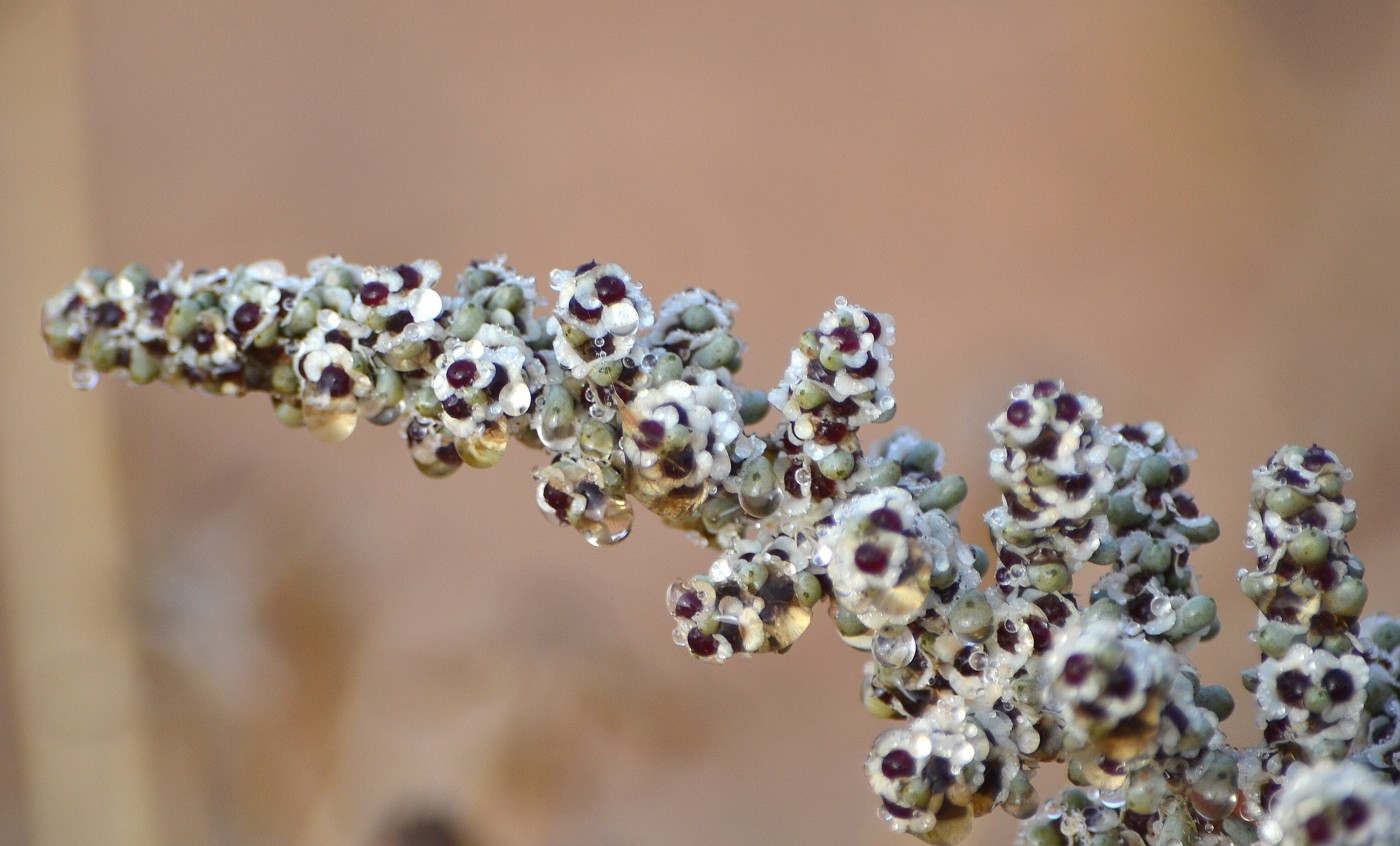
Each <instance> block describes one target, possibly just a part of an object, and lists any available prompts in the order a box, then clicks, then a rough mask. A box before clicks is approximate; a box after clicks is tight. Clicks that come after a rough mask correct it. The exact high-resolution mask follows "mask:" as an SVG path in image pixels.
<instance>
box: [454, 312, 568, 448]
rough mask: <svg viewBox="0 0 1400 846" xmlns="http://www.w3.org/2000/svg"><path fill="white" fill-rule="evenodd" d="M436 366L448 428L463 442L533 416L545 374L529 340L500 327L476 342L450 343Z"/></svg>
mask: <svg viewBox="0 0 1400 846" xmlns="http://www.w3.org/2000/svg"><path fill="white" fill-rule="evenodd" d="M433 367H434V372H433V376H432V378H431V380H430V384H431V385H432V388H433V393H434V395H436V396H437V398H438V401H439V402H440V403H442V414H443V417H442V422H443V425H445V426H446V427H447V428H448V429H449V430H450V431H451V432H452V433H453V434H454V435H456V436H457V437H460V438H468V437H472V436H473V435H475V434H477V433H478V432H480V431H481V429H482V427H483V425H485V424H488V423H494V422H496V421H498V420H500V419H502V418H503V417H519V416H521V415H523V414H525V413H527V412H528V411H529V410H530V403H531V400H532V398H533V395H534V394H535V392H537V391H538V390H539V389H540V385H541V384H542V383H543V380H544V372H545V367H544V365H543V364H542V363H541V362H540V361H538V360H537V359H536V358H535V355H534V353H533V352H532V351H531V350H530V348H529V347H527V346H526V345H525V342H524V341H522V340H520V338H519V337H518V336H516V335H515V334H513V333H510V332H507V331H506V330H503V329H501V328H500V327H498V326H496V325H494V324H487V325H484V326H482V327H481V328H480V329H479V330H477V332H476V335H475V337H473V338H472V339H471V340H470V341H465V342H464V341H459V340H457V339H456V338H448V339H447V340H446V342H445V343H444V344H443V347H442V354H441V355H439V356H438V357H437V359H436V360H435V361H434V362H433Z"/></svg>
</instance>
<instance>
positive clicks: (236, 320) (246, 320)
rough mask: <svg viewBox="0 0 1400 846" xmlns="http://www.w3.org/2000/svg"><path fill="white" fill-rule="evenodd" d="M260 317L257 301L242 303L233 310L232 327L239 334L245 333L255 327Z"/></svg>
mask: <svg viewBox="0 0 1400 846" xmlns="http://www.w3.org/2000/svg"><path fill="white" fill-rule="evenodd" d="M261 319H262V309H260V308H258V304H257V303H244V304H243V305H241V306H239V307H238V308H236V309H234V312H233V328H234V330H235V331H237V332H238V334H240V335H246V334H248V333H249V332H251V331H253V330H254V329H256V328H257V325H258V321H259V320H261Z"/></svg>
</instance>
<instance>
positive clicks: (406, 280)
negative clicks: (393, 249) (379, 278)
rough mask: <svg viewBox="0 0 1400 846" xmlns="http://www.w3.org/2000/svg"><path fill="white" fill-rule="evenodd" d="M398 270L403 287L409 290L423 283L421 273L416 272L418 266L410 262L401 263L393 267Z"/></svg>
mask: <svg viewBox="0 0 1400 846" xmlns="http://www.w3.org/2000/svg"><path fill="white" fill-rule="evenodd" d="M394 270H396V271H398V274H399V278H400V279H402V280H403V289H404V290H405V291H411V290H413V289H414V288H417V287H418V286H419V285H422V284H423V274H421V273H419V272H418V268H416V267H414V266H413V265H411V264H401V265H399V266H398V267H396V268H394Z"/></svg>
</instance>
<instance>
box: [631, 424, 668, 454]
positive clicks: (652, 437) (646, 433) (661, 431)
mask: <svg viewBox="0 0 1400 846" xmlns="http://www.w3.org/2000/svg"><path fill="white" fill-rule="evenodd" d="M665 438H666V427H665V426H664V425H662V423H661V421H660V420H643V421H642V422H641V423H640V424H638V426H637V437H636V441H637V446H639V447H641V448H642V449H645V450H654V449H656V448H657V447H659V446H661V441H662V440H664V439H665Z"/></svg>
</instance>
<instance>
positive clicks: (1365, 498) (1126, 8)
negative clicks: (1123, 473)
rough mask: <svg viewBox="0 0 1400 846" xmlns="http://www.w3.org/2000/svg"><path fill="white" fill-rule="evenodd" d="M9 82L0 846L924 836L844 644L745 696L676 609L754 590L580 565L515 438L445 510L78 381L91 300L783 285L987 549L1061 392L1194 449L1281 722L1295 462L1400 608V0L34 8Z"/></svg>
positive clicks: (1240, 736)
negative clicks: (896, 820) (251, 276)
mask: <svg viewBox="0 0 1400 846" xmlns="http://www.w3.org/2000/svg"><path fill="white" fill-rule="evenodd" d="M0 86H3V88H2V89H0V91H2V92H3V100H0V290H3V296H4V300H3V302H4V309H3V311H0V315H3V317H4V319H5V320H6V321H8V322H9V326H8V328H7V331H5V332H4V333H3V337H0V344H3V350H0V352H2V353H3V356H4V366H3V368H0V383H3V388H0V397H3V401H2V402H0V479H3V483H2V484H0V508H3V511H0V532H3V544H0V556H3V557H2V558H0V567H3V574H4V580H3V581H0V588H2V589H3V593H0V614H3V620H4V623H5V626H4V628H3V630H0V631H3V633H4V634H3V637H0V670H3V675H2V676H0V678H3V682H2V683H0V843H6V844H8V843H16V844H18V843H35V844H65V845H66V844H73V843H79V842H81V843H86V844H114V846H128V844H131V846H134V845H135V844H142V845H143V846H144V844H148V843H149V844H197V845H198V846H202V845H203V844H268V846H281V845H282V844H288V846H293V845H295V846H332V844H348V846H380V844H396V846H448V844H460V846H487V844H505V846H536V844H557V845H558V846H584V844H609V846H627V844H652V843H668V844H677V845H678V846H683V845H684V844H702V843H711V842H714V841H715V840H717V839H722V840H724V841H726V842H733V843H833V844H835V843H841V844H894V843H899V842H903V841H902V840H900V839H899V838H897V837H895V836H894V835H891V834H889V833H888V832H886V831H885V830H883V828H882V827H881V826H880V824H879V823H878V821H877V820H876V819H875V812H874V804H875V802H874V800H873V799H872V797H871V796H870V794H869V791H868V789H867V787H866V785H865V783H864V777H863V773H862V763H863V761H864V758H865V755H866V752H867V749H868V745H869V742H870V740H871V739H872V738H873V737H874V736H875V735H876V734H877V733H878V732H879V731H881V730H883V729H884V728H885V726H884V725H883V724H881V723H879V722H877V721H875V720H874V719H872V718H870V717H868V716H866V715H865V714H864V713H863V711H862V709H861V707H860V704H859V701H858V699H857V695H856V691H857V685H858V680H859V675H860V667H861V664H862V656H861V655H859V654H858V653H855V652H852V651H850V650H848V649H846V648H845V647H843V646H841V645H840V644H839V643H838V642H837V639H836V638H835V637H834V636H833V633H832V631H831V627H830V625H829V623H827V621H825V620H824V619H820V620H818V621H817V622H816V623H815V624H814V626H813V628H812V630H811V631H810V632H809V633H808V634H807V636H806V637H805V638H804V639H803V641H802V642H800V643H799V644H798V646H797V647H796V648H795V649H794V650H793V652H792V653H791V654H789V655H787V656H784V657H781V658H774V657H765V658H762V659H758V660H752V661H736V662H732V663H731V665H728V666H725V667H723V668H719V669H716V668H714V667H710V666H705V665H701V664H699V663H698V662H695V661H692V660H691V659H690V658H688V657H687V656H686V655H685V654H684V652H683V651H681V650H678V649H676V648H674V647H673V646H671V644H670V633H669V631H670V626H669V619H668V618H667V616H666V613H665V610H664V608H663V605H662V601H661V599H662V594H663V592H664V589H665V587H666V585H667V584H668V583H669V582H670V581H671V580H672V579H674V578H676V577H679V576H685V575H689V574H692V573H694V572H698V571H700V570H702V569H704V568H705V567H706V566H708V562H709V556H708V555H707V554H706V553H705V552H704V551H703V550H701V549H699V548H696V547H694V546H692V545H691V544H690V543H689V542H688V541H687V540H686V539H685V538H683V537H679V536H676V535H674V534H673V533H669V532H666V531H663V530H661V528H660V527H659V526H658V524H657V523H656V522H655V521H654V520H652V519H649V518H644V519H642V520H641V521H639V525H638V527H637V530H636V531H635V533H634V535H633V537H632V538H631V539H629V540H628V541H627V542H626V543H624V544H623V545H622V546H621V547H619V548H616V549H612V550H608V551H606V552H598V551H596V550H593V549H590V548H589V547H587V546H585V545H584V544H583V543H582V541H581V540H580V539H579V538H578V537H576V536H574V535H573V534H572V533H569V532H567V531H564V530H553V529H550V528H549V527H548V525H547V524H546V522H545V521H544V520H543V519H541V518H540V517H539V516H538V515H537V514H536V513H535V507H534V505H533V502H532V492H531V483H530V481H529V479H528V474H529V468H530V467H531V466H532V462H534V461H535V460H536V456H535V455H532V454H529V453H528V452H527V451H525V450H523V449H521V448H519V447H515V448H513V449H512V452H511V453H510V454H509V456H508V457H507V459H506V461H505V462H504V464H503V465H502V466H500V467H498V468H496V469H494V470H491V471H485V472H470V471H464V472H462V473H460V474H458V475H457V476H454V477H452V478H450V479H448V480H446V481H440V482H434V481H430V480H428V479H425V478H422V477H421V476H420V475H419V474H418V473H417V472H416V471H415V470H414V468H413V465H412V464H411V462H410V461H409V460H408V456H407V455H406V454H405V453H406V450H405V449H404V448H403V446H402V444H400V443H397V442H396V437H395V435H394V433H393V432H392V431H385V430H374V429H372V428H371V427H365V431H362V432H359V433H357V434H356V436H355V437H354V438H352V439H351V440H350V441H349V442H347V443H344V444H341V445H338V446H327V445H324V444H321V443H318V442H316V441H314V440H313V439H312V438H310V437H309V436H308V435H306V434H305V433H304V432H297V431H291V430H286V429H283V428H281V427H280V426H279V425H278V424H277V423H276V421H275V420H274V419H273V417H272V414H271V413H270V408H269V407H268V405H267V403H266V402H265V401H264V400H263V399H261V398H256V397H254V398H248V399H244V400H241V401H233V400H219V399H209V398H203V397H199V396H196V395H194V394H190V393H179V392H175V391H172V390H169V389H167V388H165V387H160V386H153V387H149V388H145V389H142V390H133V389H129V388H128V387H126V386H125V385H122V384H120V383H114V382H113V383H109V382H104V383H103V384H102V385H101V386H100V388H99V389H98V390H96V391H95V392H92V393H87V394H78V393H76V392H73V391H71V389H70V388H69V387H68V378H67V375H66V374H65V372H64V370H63V368H62V367H60V366H58V365H54V364H49V363H46V362H45V360H44V354H43V350H42V345H41V343H40V340H39V337H38V333H37V332H35V331H34V328H35V326H36V322H37V314H38V310H39V304H40V302H41V301H42V300H43V299H44V298H45V297H47V296H49V295H50V294H51V293H53V292H54V291H56V290H57V289H58V288H59V287H61V286H62V285H64V284H65V283H67V282H68V280H69V279H71V278H72V277H73V276H74V275H75V274H76V273H77V272H78V271H79V270H80V269H81V268H82V267H83V266H85V265H92V264H95V265H102V266H107V267H119V266H121V265H122V264H124V263H126V262H129V261H140V262H144V263H147V264H149V265H150V266H152V267H157V268H158V267H162V266H163V265H164V263H165V262H166V261H167V260H168V259H170V258H176V257H179V258H183V259H184V260H185V261H186V262H187V267H196V266H209V267H213V266H217V265H220V264H233V263H237V262H242V261H249V260H254V259H259V258H264V257H279V258H282V259H284V260H286V261H287V262H288V264H289V265H291V266H294V267H299V266H301V264H302V263H303V262H304V261H305V260H306V259H309V258H311V257H313V256H316V255H319V254H322V253H325V252H330V251H336V252H341V253H343V254H344V255H346V256H347V257H349V258H351V259H352V260H355V261H363V262H374V263H397V262H400V261H404V260H410V259H413V258H417V257H432V258H437V259H439V260H440V261H442V262H443V264H444V266H445V267H446V268H447V269H448V271H449V272H450V273H455V271H456V270H457V269H459V268H460V267H461V266H462V265H464V264H465V263H466V262H467V261H468V260H470V259H471V258H473V257H489V256H491V255H494V254H495V253H497V252H498V251H508V252H509V253H510V256H511V259H512V261H513V262H514V263H515V264H516V265H517V267H519V268H520V269H521V270H522V271H523V272H526V273H531V274H534V275H536V276H537V277H541V278H543V277H545V276H546V275H547V273H548V271H549V270H550V269H551V268H554V267H556V266H572V265H575V264H578V263H580V262H582V261H586V260H588V259H598V260H609V261H618V262H621V263H622V264H624V266H625V267H626V268H627V269H628V270H629V271H630V272H631V273H632V274H633V275H634V276H636V277H638V278H640V279H641V280H642V281H643V282H644V283H645V285H646V286H647V288H648V290H649V291H650V292H651V293H652V294H653V296H655V297H657V298H660V297H662V296H664V295H666V294H668V293H671V292H674V291H676V290H679V289H681V288H683V287H686V286H690V285H701V286H705V287H710V288H714V289H716V290H718V291H720V292H721V293H723V294H725V295H727V296H730V297H732V298H734V299H736V300H737V301H739V302H740V304H741V313H740V323H739V327H740V328H741V330H742V332H741V334H743V335H744V336H745V337H746V338H747V339H748V341H749V343H750V348H749V352H748V354H747V356H746V359H745V361H746V366H745V368H744V372H743V374H742V376H743V377H745V379H746V381H747V382H748V384H750V385H751V386H754V387H765V388H766V387H768V386H770V385H771V384H772V383H773V382H774V381H775V380H776V379H777V378H778V376H779V374H780V373H781V371H782V369H783V367H784V364H785V362H786V358H787V350H788V347H789V345H790V344H791V343H792V342H793V340H794V339H795V338H796V336H797V335H798V334H799V333H800V331H801V330H802V329H803V328H804V327H806V326H808V325H810V324H812V323H813V322H814V321H815V320H816V319H817V318H818V317H819V315H820V313H821V311H822V309H823V308H824V307H826V306H828V305H829V304H830V302H831V300H832V298H834V297H835V296H837V295H845V296H847V297H849V298H851V299H853V300H855V301H857V302H859V303H861V304H862V305H864V306H866V307H869V308H874V309H880V310H887V311H890V312H892V313H894V314H895V316H896V319H897V321H898V332H899V343H898V345H897V346H896V348H895V352H896V373H897V374H898V378H897V380H896V385H895V387H896V392H897V395H898V397H899V399H900V415H899V419H900V420H901V421H902V422H904V423H907V424H913V425H917V426H919V427H920V428H922V429H923V430H924V431H925V432H926V433H928V434H930V435H931V436H933V437H936V438H938V439H939V440H941V441H942V442H943V443H944V445H945V446H946V447H947V450H948V455H949V464H950V468H951V469H952V470H953V471H955V472H960V473H963V474H965V475H967V476H968V478H969V479H970V481H971V484H972V490H973V493H972V496H971V498H970V500H969V502H968V504H967V505H966V506H965V509H964V512H963V513H964V515H965V519H964V528H965V530H966V533H967V534H968V536H969V537H970V538H972V539H974V540H976V541H978V542H983V541H985V532H984V531H983V529H982V527H981V524H980V521H979V519H978V516H977V515H979V514H980V513H981V512H982V511H983V510H985V509H986V508H988V507H989V506H990V505H991V504H992V500H993V497H992V491H991V486H990V484H989V483H988V482H986V481H985V474H984V471H983V465H984V461H985V452H986V449H987V448H988V439H987V435H986V432H985V421H986V420H987V419H988V418H990V417H991V416H993V415H994V414H995V413H996V412H997V411H998V409H999V405H1000V404H1001V403H1002V402H1003V397H1004V394H1005V391H1006V390H1007V389H1008V388H1009V387H1010V386H1011V385H1013V384H1015V383H1016V382H1018V381H1023V380H1026V379H1033V378H1040V377H1044V376H1062V377H1064V378H1065V379H1067V380H1068V381H1069V383H1070V384H1071V386H1072V387H1074V388H1076V389H1077V390H1080V391H1085V392H1088V393H1092V394H1094V395H1096V396H1098V397H1099V398H1100V400H1101V401H1102V403H1103V405H1104V407H1105V409H1106V412H1107V416H1108V418H1109V419H1110V420H1113V421H1135V420H1140V419H1144V418H1150V417H1155V418H1158V419H1161V420H1162V421H1164V422H1165V423H1166V424H1167V426H1168V427H1169V429H1170V430H1171V431H1173V432H1174V433H1175V434H1176V435H1177V436H1178V437H1179V438H1180V439H1181V440H1182V441H1184V442H1187V443H1190V444H1192V445H1194V446H1195V447H1196V448H1197V449H1198V450H1199V452H1200V455H1201V458H1200V460H1199V461H1198V462H1197V464H1196V466H1195V468H1194V471H1193V478H1192V480H1191V483H1190V488H1191V490H1192V491H1193V492H1195V493H1196V494H1197V497H1198V500H1199V502H1200V503H1201V505H1202V506H1203V508H1205V509H1206V510H1208V511H1210V512H1211V513H1213V514H1215V515H1216V516H1217V517H1218V518H1219V519H1220V521H1221V523H1222V526H1223V527H1224V530H1225V533H1224V537H1223V538H1222V539H1221V541H1220V542H1219V543H1217V544H1215V545H1213V546H1212V547H1209V548H1207V549H1206V550H1205V551H1204V552H1202V553H1201V554H1200V555H1199V556H1198V558H1197V559H1196V561H1197V563H1198V569H1199V570H1200V571H1201V572H1202V574H1203V576H1204V581H1205V584H1206V587H1207V589H1208V590H1210V591H1211V592H1213V593H1215V594H1216V595H1217V596H1218V597H1220V598H1221V600H1222V616H1223V618H1224V621H1225V632H1224V634H1223V635H1222V637H1221V638H1220V639H1219V640H1218V641H1216V642H1215V643H1213V644H1210V645H1209V646H1207V647H1205V648H1203V649H1201V650H1200V651H1199V653H1198V658H1199V659H1200V661H1201V663H1202V664H1203V666H1204V667H1205V669H1206V673H1207V675H1208V676H1209V678H1210V679H1211V680H1213V681H1219V682H1224V683H1227V684H1231V685H1232V686H1234V689H1235V691H1236V694H1237V698H1241V699H1242V698H1243V697H1244V694H1243V692H1242V691H1241V690H1240V689H1239V687H1238V683H1237V676H1236V672H1237V670H1238V669H1239V668H1240V667H1241V666H1243V664H1244V663H1245V662H1246V661H1248V660H1249V658H1250V652H1251V650H1250V649H1249V647H1248V645H1247V643H1246V642H1245V641H1244V639H1243V638H1244V634H1245V632H1246V631H1247V630H1248V629H1249V628H1250V627H1251V625H1252V622H1253V616H1252V613H1251V612H1250V611H1249V610H1248V609H1247V606H1246V605H1245V604H1244V602H1243V600H1242V599H1239V598H1237V596H1236V591H1235V590H1234V587H1233V574H1234V572H1235V570H1236V569H1237V568H1239V567H1241V566H1245V565H1247V564H1248V563H1249V556H1248V553H1247V552H1246V551H1245V550H1244V549H1243V548H1242V546H1241V543H1240V535H1241V523H1242V515H1243V509H1244V505H1245V502H1246V499H1247V496H1248V484H1249V473H1250V470H1251V469H1252V468H1253V467H1254V466H1256V465H1257V464H1259V463H1260V462H1262V461H1263V460H1264V459H1265V458H1266V457H1267V455H1268V454H1269V452H1270V451H1271V450H1272V449H1274V448H1275V447H1276V446H1278V445H1279V444H1281V443H1283V442H1286V441H1302V442H1307V443H1311V442H1313V441H1317V442H1321V443H1324V444H1326V445H1328V446H1330V447H1332V448H1334V449H1336V450H1337V451H1338V452H1339V453H1340V454H1341V455H1342V457H1343V458H1344V459H1345V460H1347V461H1348V462H1350V463H1351V464H1352V465H1353V466H1354V467H1355V469H1356V479H1355V481H1354V482H1353V483H1352V484H1351V486H1350V492H1351V493H1352V495H1354V496H1355V497H1356V498H1357V499H1358V500H1359V502H1360V509H1361V523H1360V527H1359V529H1358V531H1357V533H1356V535H1355V539H1354V541H1355V542H1354V546H1353V548H1354V549H1355V551H1357V552H1358V554H1360V556H1361V557H1362V558H1363V559H1364V560H1365V561H1367V562H1368V563H1369V565H1370V567H1371V571H1372V573H1373V582H1372V608H1374V609H1382V608H1389V609H1391V610H1400V598H1397V589H1400V576H1397V574H1396V572H1395V570H1394V567H1395V562H1394V558H1395V555H1394V552H1393V550H1394V549H1396V548H1397V545H1400V519H1396V503H1397V502H1400V450H1397V449H1396V440H1395V439H1396V435H1397V425H1396V420H1397V415H1400V379H1397V362H1400V332H1397V322H1400V286H1397V284H1396V283H1397V276H1400V237H1397V234H1398V232H1397V223H1398V222H1400V12H1397V8H1396V7H1395V6H1394V5H1391V4H1385V3H1374V4H1371V3H1351V4H1346V5H1344V6H1341V5H1335V4H1325V5H1324V4H1318V5H1313V4H1300V3H1262V2H1261V3H1248V4H1239V3H1215V4H1197V3H1185V4H1130V5H1117V4H1100V3H1078V4H1064V5H1036V6H1016V7H1012V6H1008V5H1003V4H937V5H934V4H926V3H915V2H893V3H882V4H855V3H851V4H836V3H804V2H798V0H790V2H772V3H763V4H753V3H745V2H723V3H705V4H698V3H670V2H665V3H621V2H600V3H594V4H590V5H587V6H564V5H558V6H556V5H552V4H526V3H520V2H496V3H482V2H443V1H442V0H436V2H434V0H404V2H398V3H387V2H367V0H355V2H342V3H329V2H308V3H295V4H293V3H282V2H272V0H243V2H239V3H209V2H201V3H177V2H154V0H135V1H133V2H96V0H58V1H56V2H37V0H4V1H3V2H0ZM1241 710H1242V712H1243V713H1244V714H1245V716H1244V717H1243V718H1241V717H1240V716H1239V715H1237V716H1236V717H1235V718H1233V719H1232V720H1231V728H1232V729H1233V733H1232V737H1234V738H1236V739H1237V741H1238V742H1247V741H1249V740H1250V739H1251V738H1252V737H1253V736H1254V730H1253V727H1252V724H1251V722H1250V721H1251V719H1252V717H1250V716H1248V715H1249V712H1250V709H1249V708H1248V707H1244V708H1242V709H1241ZM1047 784H1053V781H1047ZM1012 831H1014V821H1012V820H1010V819H1009V818H1007V817H1006V816H1004V815H1002V814H997V815H995V816H993V817H991V818H988V819H987V820H984V821H983V822H982V823H981V824H980V825H979V826H978V828H977V832H976V834H975V835H974V837H976V838H979V839H977V840H975V841H974V842H977V843H986V844H995V843H1006V842H1008V839H1009V837H1010V836H1011V832H1012Z"/></svg>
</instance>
